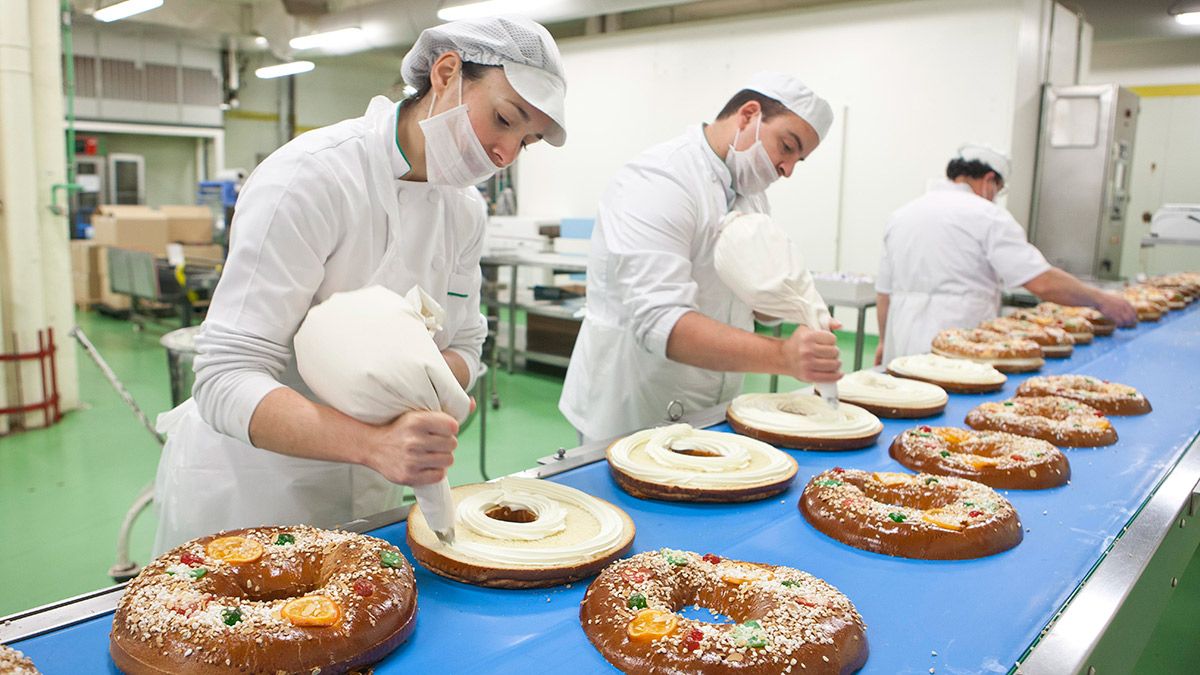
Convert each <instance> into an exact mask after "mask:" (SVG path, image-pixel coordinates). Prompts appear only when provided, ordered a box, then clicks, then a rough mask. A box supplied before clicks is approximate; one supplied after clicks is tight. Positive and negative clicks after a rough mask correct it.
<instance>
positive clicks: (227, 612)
mask: <svg viewBox="0 0 1200 675" xmlns="http://www.w3.org/2000/svg"><path fill="white" fill-rule="evenodd" d="M241 620H242V610H240V609H238V608H237V607H231V608H228V609H223V610H221V621H223V622H224V623H225V625H226V626H232V625H233V624H235V623H237V622H239V621H241Z"/></svg>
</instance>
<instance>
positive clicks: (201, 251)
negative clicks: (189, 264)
mask: <svg viewBox="0 0 1200 675" xmlns="http://www.w3.org/2000/svg"><path fill="white" fill-rule="evenodd" d="M183 259H184V260H204V261H211V260H215V261H217V262H220V261H222V260H224V259H225V249H223V248H221V245H220V244H184V245H183Z"/></svg>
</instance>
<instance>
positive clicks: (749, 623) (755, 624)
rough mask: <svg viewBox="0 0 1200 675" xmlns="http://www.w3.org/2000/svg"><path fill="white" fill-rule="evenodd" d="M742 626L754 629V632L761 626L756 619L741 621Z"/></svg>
mask: <svg viewBox="0 0 1200 675" xmlns="http://www.w3.org/2000/svg"><path fill="white" fill-rule="evenodd" d="M742 625H743V626H745V627H747V628H754V629H755V630H761V629H762V624H761V623H759V622H758V619H750V620H749V621H743V622H742Z"/></svg>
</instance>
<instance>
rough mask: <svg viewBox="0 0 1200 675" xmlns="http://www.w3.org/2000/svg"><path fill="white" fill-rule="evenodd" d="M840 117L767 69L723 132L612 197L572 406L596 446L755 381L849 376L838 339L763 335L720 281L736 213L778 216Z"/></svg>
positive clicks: (633, 167) (570, 381)
mask: <svg viewBox="0 0 1200 675" xmlns="http://www.w3.org/2000/svg"><path fill="white" fill-rule="evenodd" d="M832 122H833V111H832V109H831V108H830V107H829V104H828V103H826V102H825V101H824V100H823V99H821V98H820V97H818V96H817V95H816V94H814V93H813V92H812V90H810V89H809V88H808V87H806V86H804V84H803V83H801V82H800V81H799V80H797V79H795V78H793V77H791V76H788V75H784V74H780V73H759V74H757V75H755V76H754V77H753V78H752V79H751V81H750V82H749V83H748V84H747V86H746V88H745V89H743V90H742V91H740V92H739V93H738V94H736V95H735V96H734V97H733V98H732V99H730V101H729V102H728V103H727V104H726V105H725V107H724V109H723V110H722V111H721V112H720V114H719V115H718V116H717V119H716V121H715V122H713V123H712V124H706V125H704V124H698V125H696V126H694V127H692V128H690V129H688V130H687V132H686V133H684V134H683V135H682V136H680V137H678V138H676V139H674V140H671V141H667V142H666V143H662V144H660V145H657V146H655V147H653V148H650V149H649V150H647V151H646V152H645V153H643V154H642V155H641V156H639V157H638V158H636V159H634V160H632V161H631V162H629V163H628V164H626V165H625V166H624V167H622V168H621V169H620V171H618V172H617V174H616V175H615V176H614V177H613V179H612V182H611V183H610V184H609V186H608V188H607V189H606V190H605V192H604V195H603V196H602V197H601V200H600V205H599V210H598V212H597V215H596V227H595V230H594V231H593V233H592V241H591V252H590V256H589V259H588V276H587V280H588V287H587V317H586V318H585V319H584V321H583V326H582V328H581V329H580V332H579V339H578V340H577V341H576V343H575V350H574V352H573V353H572V354H571V363H570V366H569V367H568V369H567V378H566V382H565V383H564V386H563V394H562V398H561V399H560V400H559V409H560V410H561V411H562V413H563V415H565V416H566V418H567V420H568V421H570V423H571V424H572V425H573V426H574V427H575V429H576V430H577V431H578V432H579V434H580V437H581V440H584V441H592V440H599V439H604V438H610V437H612V436H616V435H618V434H622V433H625V432H629V431H632V430H635V429H639V428H642V427H646V426H649V425H652V424H655V423H657V422H660V421H663V420H664V419H665V418H666V414H667V406H668V404H669V403H670V402H671V401H679V402H680V404H682V408H683V411H684V412H695V411H697V410H701V409H703V408H707V407H709V406H712V405H716V404H717V403H721V402H724V401H730V400H732V399H733V398H734V396H736V395H737V394H738V393H739V391H740V390H741V385H742V373H744V372H759V373H778V374H782V375H791V376H793V377H797V378H800V379H804V380H808V381H810V382H827V381H834V380H836V379H837V378H839V377H840V376H841V373H840V367H841V365H840V361H839V359H838V350H837V346H836V341H835V338H834V336H833V334H832V333H829V332H825V331H812V330H809V329H807V328H798V329H797V330H796V332H795V333H794V334H793V335H792V336H791V338H790V339H788V340H777V339H774V338H769V337H764V336H760V335H756V334H755V333H754V332H753V329H754V317H753V312H752V311H751V309H750V308H749V307H748V306H746V305H745V304H743V303H741V302H740V301H738V300H737V299H736V298H735V297H734V295H733V293H732V292H731V291H730V290H729V288H728V287H726V286H725V285H724V284H723V283H722V282H721V280H720V278H719V277H718V276H717V273H716V269H715V267H714V264H713V247H714V244H715V242H716V239H717V234H718V226H719V225H720V223H721V219H722V218H724V217H725V215H726V214H728V213H729V212H730V211H731V210H735V209H736V210H738V211H741V212H743V213H765V212H767V211H768V205H767V199H766V195H765V194H763V191H764V190H765V189H766V188H767V186H768V185H770V184H771V183H772V182H773V181H775V180H776V179H778V178H779V177H781V176H782V177H786V176H791V175H792V170H793V168H794V167H795V165H796V162H799V161H802V160H803V159H804V158H805V157H807V156H808V155H809V154H810V153H812V152H813V150H815V149H816V147H817V144H818V143H820V141H821V138H822V137H823V136H824V135H825V134H826V133H827V132H828V131H829V126H830V125H831V124H832Z"/></svg>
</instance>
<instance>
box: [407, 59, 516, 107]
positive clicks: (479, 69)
mask: <svg viewBox="0 0 1200 675" xmlns="http://www.w3.org/2000/svg"><path fill="white" fill-rule="evenodd" d="M500 67H501V66H485V65H483V64H482V63H471V62H470V61H463V62H462V74H463V79H464V80H466V81H467V82H474V81H475V80H479V79H482V78H483V76H484V75H486V74H487V72H488V69H489V68H500ZM408 84H413V83H412V82H409V83H408ZM430 89H433V82H432V81H431V80H430V79H429V77H426V78H425V81H424V82H422V83H421V84H420V86H417V93H415V94H413V95H412V97H410V98H409V99H408V101H409V103H415V102H417V101H420V100H421V99H423V98H425V95H426V94H428V93H429V90H430Z"/></svg>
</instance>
